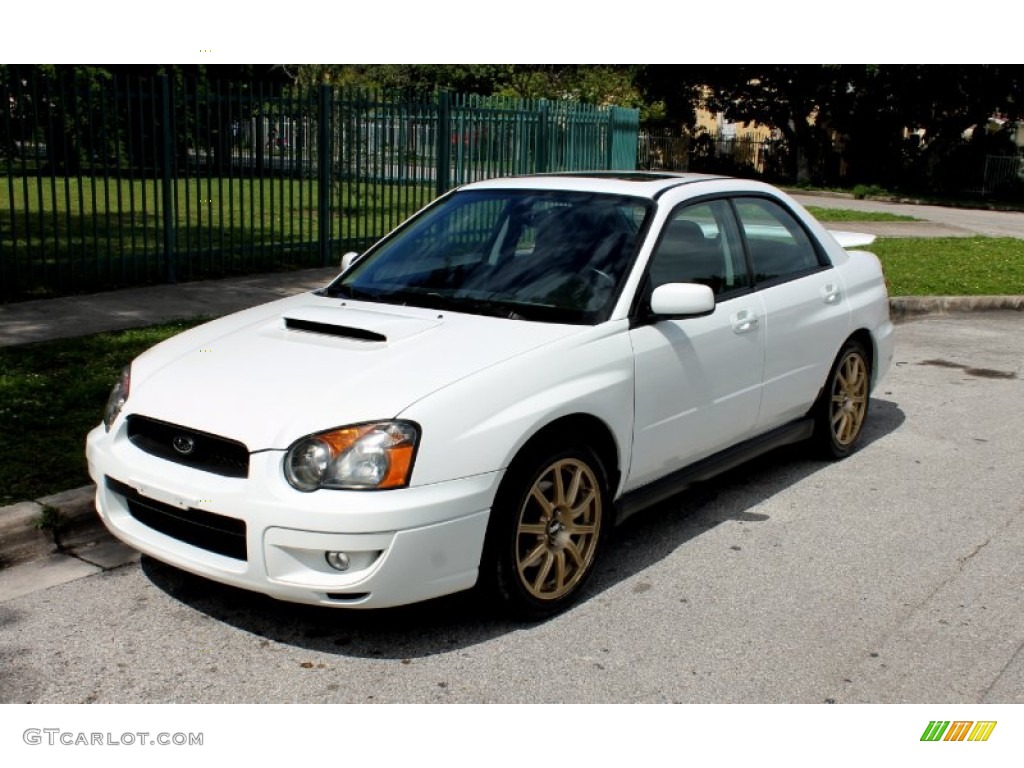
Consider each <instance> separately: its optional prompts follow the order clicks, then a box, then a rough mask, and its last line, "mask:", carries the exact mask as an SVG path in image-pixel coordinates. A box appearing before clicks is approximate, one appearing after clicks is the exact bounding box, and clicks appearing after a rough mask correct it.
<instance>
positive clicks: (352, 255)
mask: <svg viewBox="0 0 1024 768" xmlns="http://www.w3.org/2000/svg"><path fill="white" fill-rule="evenodd" d="M358 258H359V254H358V253H356V252H355V251H349V252H348V253H346V254H345V255H344V256H342V257H341V271H342V272H344V271H345V270H346V269H348V268H349V267H351V266H352V262H353V261H355V260H356V259H358Z"/></svg>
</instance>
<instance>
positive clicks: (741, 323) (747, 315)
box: [729, 309, 758, 333]
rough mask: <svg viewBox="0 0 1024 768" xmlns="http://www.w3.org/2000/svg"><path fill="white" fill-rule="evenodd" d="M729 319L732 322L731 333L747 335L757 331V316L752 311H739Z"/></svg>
mask: <svg viewBox="0 0 1024 768" xmlns="http://www.w3.org/2000/svg"><path fill="white" fill-rule="evenodd" d="M729 319H730V320H731V321H732V330H733V333H749V332H750V331H753V330H756V329H757V325H758V320H757V315H756V314H755V313H754V312H753V311H752V310H749V309H741V310H740V311H739V312H737V313H736V314H734V315H733V316H732V317H731V318H729Z"/></svg>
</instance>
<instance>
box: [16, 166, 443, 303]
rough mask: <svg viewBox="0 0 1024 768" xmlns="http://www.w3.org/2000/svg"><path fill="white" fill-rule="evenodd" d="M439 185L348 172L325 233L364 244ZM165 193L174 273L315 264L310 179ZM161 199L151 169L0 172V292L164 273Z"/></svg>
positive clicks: (218, 184)
mask: <svg viewBox="0 0 1024 768" xmlns="http://www.w3.org/2000/svg"><path fill="white" fill-rule="evenodd" d="M435 194H436V192H435V189H434V187H433V185H432V184H424V183H408V184H399V183H387V182H383V181H377V180H363V179H343V180H341V181H339V182H338V183H337V184H336V185H335V187H334V189H333V192H332V200H331V203H332V209H333V210H332V216H331V222H330V227H331V237H332V239H333V240H335V241H340V242H341V243H342V244H352V247H354V248H358V247H361V245H364V244H366V243H369V242H372V241H374V240H376V239H377V238H378V237H380V236H381V235H382V234H384V233H385V232H388V231H390V230H391V229H392V228H394V227H395V226H397V225H398V224H399V223H400V222H401V221H403V220H404V219H405V218H406V217H407V216H409V215H410V214H412V213H413V212H415V211H417V210H419V208H421V207H422V206H424V205H425V204H426V203H427V202H429V201H430V200H431V199H433V197H434V196H435ZM171 196H172V198H173V201H174V205H173V215H172V216H171V221H172V225H173V226H172V228H171V229H172V231H173V235H174V249H173V251H172V253H173V254H174V263H175V265H176V267H175V269H176V272H177V275H178V277H179V278H182V279H198V278H203V277H209V276H220V275H224V274H238V273H243V272H256V271H267V270H271V269H275V268H280V267H291V266H315V265H317V264H319V250H318V247H317V243H318V233H319V226H320V215H319V207H318V204H319V197H318V194H317V185H316V183H315V180H311V179H297V178H265V179H247V178H193V179H178V180H177V181H175V182H174V184H173V186H172V188H171ZM162 200H163V196H162V188H161V184H160V182H159V181H158V180H154V179H117V178H97V177H81V178H78V177H72V178H67V179H64V178H60V179H57V178H49V177H43V178H39V177H28V176H26V177H17V178H15V177H6V178H5V177H0V281H2V282H3V283H6V287H7V289H8V290H7V291H6V292H5V291H3V290H0V296H4V295H5V294H6V297H8V298H13V297H19V296H21V297H43V296H47V295H53V294H59V293H81V292H83V291H89V290H97V289H100V290H108V289H110V288H115V287H120V286H127V285H145V284H147V283H151V282H158V281H160V280H162V279H163V277H164V275H165V273H166V270H167V265H166V258H165V226H164V224H165V219H164V211H163V206H162ZM345 249H346V250H347V249H348V248H345Z"/></svg>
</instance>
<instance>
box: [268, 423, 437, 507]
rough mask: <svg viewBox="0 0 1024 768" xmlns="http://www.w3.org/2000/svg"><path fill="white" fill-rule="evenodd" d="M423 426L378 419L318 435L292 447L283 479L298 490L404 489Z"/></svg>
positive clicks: (286, 458)
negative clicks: (420, 428)
mask: <svg viewBox="0 0 1024 768" xmlns="http://www.w3.org/2000/svg"><path fill="white" fill-rule="evenodd" d="M419 436H420V431H419V427H418V426H416V425H415V424H413V423H412V422H411V421H377V422H371V423H368V424H356V425H353V426H351V427H339V428H338V429H332V430H330V431H328V432H320V433H318V434H315V435H310V436H309V437H304V438H302V439H301V440H298V441H296V442H295V443H293V444H292V447H291V448H289V449H288V452H287V453H286V454H285V457H284V475H285V478H287V480H288V482H289V484H291V486H292V487H293V488H295V489H297V490H300V491H315V490H317V489H318V488H348V489H356V490H367V489H374V490H377V489H384V488H404V487H405V486H407V485H408V484H409V476H410V474H412V463H413V458H414V457H415V454H416V445H417V443H418V442H419Z"/></svg>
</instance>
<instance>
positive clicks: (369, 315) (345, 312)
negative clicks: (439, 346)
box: [282, 305, 443, 344]
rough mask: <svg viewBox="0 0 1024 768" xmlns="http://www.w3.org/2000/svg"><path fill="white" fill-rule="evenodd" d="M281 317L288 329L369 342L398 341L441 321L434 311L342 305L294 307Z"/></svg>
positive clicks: (385, 342) (386, 342)
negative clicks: (405, 311) (404, 311)
mask: <svg viewBox="0 0 1024 768" xmlns="http://www.w3.org/2000/svg"><path fill="white" fill-rule="evenodd" d="M282 319H283V321H284V328H285V330H288V331H303V332H305V333H315V334H319V335H321V336H333V337H335V338H340V339H349V340H352V341H365V342H369V343H371V344H372V343H376V344H389V343H394V342H396V341H401V340H402V339H407V338H409V337H410V336H415V335H417V334H420V333H423V332H424V331H427V330H429V329H431V328H433V327H435V326H437V325H440V324H441V323H442V322H443V321H442V320H441V319H440V318H439V317H438V316H437V315H436V313H431V314H430V315H428V316H426V317H424V316H422V315H416V314H412V313H410V314H398V313H396V312H389V311H379V310H373V309H363V308H357V307H348V306H344V305H342V306H331V307H325V306H305V307H296V308H295V309H293V310H291V311H290V312H288V313H287V314H285V315H284V317H283V318H282Z"/></svg>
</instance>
